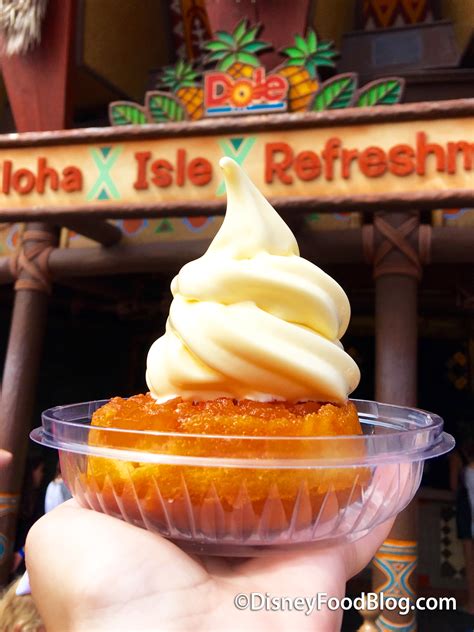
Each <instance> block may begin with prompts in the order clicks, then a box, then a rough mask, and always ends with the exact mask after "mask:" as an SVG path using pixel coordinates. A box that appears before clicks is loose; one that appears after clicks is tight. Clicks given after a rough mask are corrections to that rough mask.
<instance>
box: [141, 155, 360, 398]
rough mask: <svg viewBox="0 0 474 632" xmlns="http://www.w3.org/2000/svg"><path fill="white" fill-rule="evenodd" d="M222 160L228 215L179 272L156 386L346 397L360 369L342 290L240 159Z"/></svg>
mask: <svg viewBox="0 0 474 632" xmlns="http://www.w3.org/2000/svg"><path fill="white" fill-rule="evenodd" d="M219 164H220V167H221V168H222V171H223V173H224V179H225V184H226V190H227V211H226V215H225V218H224V222H223V223H222V226H221V228H220V230H219V232H218V233H217V235H216V236H215V238H214V240H213V241H212V243H211V245H210V246H209V248H208V250H207V251H206V252H205V254H204V255H203V256H202V257H200V258H199V259H197V260H195V261H191V262H190V263H187V264H186V265H185V266H184V267H183V268H182V269H181V271H180V272H179V274H178V275H177V276H176V277H175V278H174V279H173V282H172V284H171V291H172V294H173V297H174V298H173V301H172V303H171V308H170V313H169V318H168V320H167V323H166V332H165V334H164V335H163V336H161V338H159V339H158V340H156V341H155V342H154V343H153V345H152V346H151V348H150V351H149V353H148V358H147V372H146V380H147V384H148V387H149V389H150V392H151V395H152V396H153V397H154V398H155V399H156V400H158V401H159V402H164V401H166V400H169V399H172V398H175V397H182V398H183V399H187V400H194V401H198V400H208V399H215V398H217V397H232V398H237V399H252V400H258V401H271V400H289V401H304V400H315V401H320V402H334V403H344V402H345V401H346V400H347V397H348V395H349V393H351V392H352V391H353V389H354V388H355V387H356V386H357V384H358V382H359V379H360V373H359V369H358V367H357V365H356V363H355V362H354V360H353V359H352V358H351V357H350V356H349V355H348V354H347V353H346V352H345V351H344V348H343V346H342V344H341V343H340V338H341V336H342V335H343V334H344V332H345V331H346V329H347V325H348V323H349V317H350V305H349V300H348V298H347V296H346V294H345V292H344V291H343V289H342V288H341V287H340V285H339V284H338V283H336V281H334V279H332V278H331V277H330V276H329V275H327V274H326V273H325V272H323V271H322V270H321V269H320V268H318V267H317V266H316V265H314V264H313V263H310V262H309V261H307V260H306V259H303V258H302V257H300V256H299V249H298V244H297V243H296V239H295V237H294V235H293V233H292V232H291V230H290V229H289V228H288V226H287V225H286V224H285V222H284V221H283V220H282V218H281V217H280V216H279V215H278V213H277V212H276V211H275V209H274V208H273V207H272V206H271V205H270V203H269V202H268V201H267V200H266V199H265V198H264V197H263V195H262V194H261V193H260V191H259V190H258V189H257V188H256V187H255V185H254V184H253V183H252V182H251V180H250V179H249V178H248V176H247V175H246V174H245V173H244V171H243V170H242V169H241V168H240V167H239V165H238V164H237V163H236V162H235V161H233V160H232V159H230V158H222V159H221V160H220V163H219Z"/></svg>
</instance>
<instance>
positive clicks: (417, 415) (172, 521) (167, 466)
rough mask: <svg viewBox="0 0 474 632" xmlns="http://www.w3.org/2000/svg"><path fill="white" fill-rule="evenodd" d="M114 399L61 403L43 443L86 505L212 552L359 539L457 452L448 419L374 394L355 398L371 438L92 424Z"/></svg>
mask: <svg viewBox="0 0 474 632" xmlns="http://www.w3.org/2000/svg"><path fill="white" fill-rule="evenodd" d="M106 401H107V400H103V401H94V402H87V403H82V404H72V405H69V406H56V407H55V408H50V409H49V410H47V411H45V412H44V413H43V415H42V427H40V428H36V429H35V430H33V432H32V433H31V438H32V439H33V440H34V441H36V442H38V443H41V444H42V445H46V446H49V447H52V448H56V449H57V450H59V454H60V460H61V469H62V473H63V477H64V480H65V482H66V484H67V485H68V487H69V488H70V490H71V493H72V494H73V496H74V497H75V498H76V500H77V501H78V502H79V503H80V504H81V505H83V506H84V507H89V508H91V509H95V510H96V511H101V512H103V513H106V514H109V515H111V516H116V517H118V518H121V519H123V520H125V521H126V522H130V523H132V524H135V525H137V526H140V527H143V528H145V529H148V530H150V531H155V532H157V533H160V534H161V535H163V536H164V537H166V538H169V539H171V540H173V541H175V542H176V543H178V544H179V545H180V546H181V547H182V548H187V549H191V550H193V551H194V552H196V553H203V554H216V555H255V554H261V553H263V552H268V551H271V550H273V549H274V548H276V547H278V549H279V550H282V548H285V547H287V548H290V547H291V548H294V547H295V546H302V545H307V544H308V543H326V542H327V541H328V540H335V539H344V538H345V539H357V538H359V537H361V536H363V535H365V534H366V533H367V532H368V531H369V530H370V529H372V528H373V527H375V526H376V525H378V524H380V523H382V522H384V521H385V520H387V519H388V518H390V517H392V516H394V515H395V514H397V513H398V512H400V511H401V510H402V509H403V508H404V507H405V506H406V505H407V504H408V503H409V502H410V500H411V499H412V498H413V496H414V495H415V493H416V491H417V489H418V487H419V484H420V480H421V475H422V472H423V462H424V461H425V460H426V459H429V458H432V457H435V456H439V455H441V454H444V453H446V452H448V451H449V450H451V449H452V448H453V447H454V439H453V438H452V437H451V435H449V434H446V433H445V432H443V421H442V419H441V418H440V417H438V416H437V415H434V414H432V413H428V412H425V411H423V410H418V409H415V408H403V407H400V406H392V405H388V404H379V403H376V402H371V401H363V400H353V401H354V403H355V405H356V406H357V410H358V414H359V419H360V422H361V426H362V430H363V434H362V435H352V436H337V437H310V438H308V437H304V438H299V437H256V436H252V437H248V436H223V435H222V436H217V435H212V436H211V435H189V434H181V433H179V434H178V433H167V432H153V431H138V430H133V429H130V430H124V429H121V428H120V429H119V428H97V427H92V426H91V425H90V420H91V416H92V413H93V412H94V411H95V410H96V409H97V408H99V407H100V406H102V405H103V404H105V403H106ZM177 439H179V442H180V446H182V451H181V452H182V453H181V454H176V440H177ZM170 440H172V443H173V445H174V447H173V453H171V450H170V447H169V446H170V443H171V442H170ZM130 446H133V449H131V448H130ZM229 455H231V456H229Z"/></svg>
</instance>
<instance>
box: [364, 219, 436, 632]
mask: <svg viewBox="0 0 474 632" xmlns="http://www.w3.org/2000/svg"><path fill="white" fill-rule="evenodd" d="M426 234H428V233H426V232H425V231H421V232H420V227H419V217H418V214H417V213H410V212H399V213H395V212H392V213H377V214H376V215H375V217H374V224H373V226H372V227H368V229H366V231H365V249H366V254H367V256H368V258H369V259H370V260H371V261H372V262H373V264H374V278H375V346H376V360H375V366H376V379H375V384H376V386H375V397H376V399H377V401H381V402H387V403H391V404H399V405H406V406H413V405H415V404H416V394H417V317H418V311H417V290H418V282H419V280H420V278H421V272H422V265H421V262H420V256H419V252H420V246H419V239H420V236H423V235H426ZM425 246H426V245H423V248H421V250H425V251H426V252H427V250H428V249H427V248H426V247H425ZM416 538H417V519H416V500H414V501H412V503H411V504H410V505H409V506H408V507H407V508H406V509H405V510H404V511H403V512H402V513H401V514H400V515H399V516H398V518H397V520H396V522H395V525H394V527H393V529H392V532H391V533H390V535H389V538H388V539H387V540H386V541H385V542H384V544H383V545H382V547H381V548H380V549H379V551H378V553H377V555H376V556H375V559H374V572H373V588H374V590H375V591H376V592H379V591H383V592H384V595H385V596H386V597H388V596H391V597H397V598H398V597H409V598H413V597H414V596H415V594H416V589H415V574H414V573H415V569H416V563H417V551H416ZM377 625H378V629H380V630H389V629H390V630H392V629H395V628H396V629H399V628H400V629H402V627H403V630H404V631H406V632H408V631H411V630H415V629H416V616H415V613H414V612H410V613H409V614H408V615H407V616H405V617H402V616H401V615H399V614H398V612H396V611H394V610H391V611H385V612H382V613H381V614H380V616H379V618H378V620H377Z"/></svg>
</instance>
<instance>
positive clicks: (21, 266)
mask: <svg viewBox="0 0 474 632" xmlns="http://www.w3.org/2000/svg"><path fill="white" fill-rule="evenodd" d="M56 243H57V234H56V233H55V231H53V229H51V228H50V227H49V226H47V225H46V224H40V223H37V224H29V225H28V227H27V230H26V232H25V234H24V242H23V246H22V249H21V251H20V254H19V257H18V259H17V265H16V268H17V281H16V284H15V290H16V294H15V302H14V306H13V315H12V322H11V327H10V336H9V340H8V348H7V355H6V360H5V368H4V371H3V384H2V398H1V401H0V446H2V447H3V448H6V449H7V450H10V452H12V453H13V460H12V462H11V464H10V466H9V467H7V468H5V469H3V470H0V490H1V491H0V583H4V582H5V581H6V580H7V578H8V575H9V572H10V564H11V557H10V555H11V552H12V549H11V547H12V542H13V540H14V535H15V527H16V519H17V510H18V504H19V500H20V497H19V494H20V492H21V485H22V480H23V470H24V464H25V458H26V453H27V446H28V429H29V427H30V423H31V416H32V413H33V407H34V400H35V395H36V383H37V377H38V369H39V363H40V357H41V347H42V341H43V334H44V330H45V327H46V311H47V305H48V294H49V292H50V289H51V288H50V282H49V278H48V271H47V257H48V253H49V252H50V251H51V249H52V247H53V246H54V245H56Z"/></svg>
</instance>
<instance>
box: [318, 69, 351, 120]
mask: <svg viewBox="0 0 474 632" xmlns="http://www.w3.org/2000/svg"><path fill="white" fill-rule="evenodd" d="M356 88H357V75H356V74H355V73H353V72H349V73H347V74H343V75H336V76H335V77H332V79H329V80H328V81H325V82H324V83H323V84H322V86H321V88H320V89H319V91H318V92H317V94H316V96H315V97H314V101H313V104H312V106H311V108H310V109H311V110H312V111H313V112H322V111H323V110H338V109H340V108H347V107H349V106H351V105H352V103H353V101H354V93H355V90H356Z"/></svg>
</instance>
